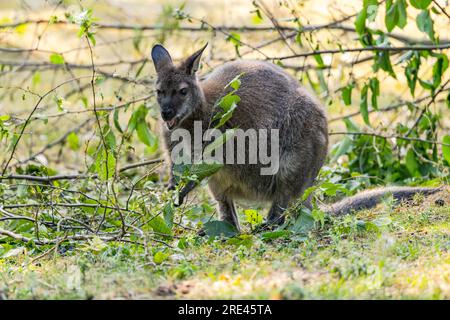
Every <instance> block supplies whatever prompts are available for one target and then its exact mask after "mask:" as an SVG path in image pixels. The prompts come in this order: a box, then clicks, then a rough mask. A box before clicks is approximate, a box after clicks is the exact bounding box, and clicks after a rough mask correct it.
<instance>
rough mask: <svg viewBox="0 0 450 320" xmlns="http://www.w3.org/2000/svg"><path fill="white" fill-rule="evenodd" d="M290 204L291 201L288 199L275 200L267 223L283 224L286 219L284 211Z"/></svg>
mask: <svg viewBox="0 0 450 320" xmlns="http://www.w3.org/2000/svg"><path fill="white" fill-rule="evenodd" d="M288 204H289V201H288V200H286V199H282V200H275V201H273V203H272V207H271V208H270V210H269V213H268V215H267V224H269V225H282V224H283V223H284V220H285V217H284V215H283V213H284V211H285V210H286V209H287V207H288Z"/></svg>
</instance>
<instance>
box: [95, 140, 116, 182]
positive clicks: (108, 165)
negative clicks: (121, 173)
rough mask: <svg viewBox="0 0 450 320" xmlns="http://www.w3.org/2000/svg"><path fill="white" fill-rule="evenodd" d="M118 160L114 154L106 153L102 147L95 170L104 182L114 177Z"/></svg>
mask: <svg viewBox="0 0 450 320" xmlns="http://www.w3.org/2000/svg"><path fill="white" fill-rule="evenodd" d="M115 167H116V158H114V155H113V153H112V152H106V150H105V149H104V148H103V147H102V148H101V150H100V152H99V154H98V155H97V159H96V161H95V170H96V172H97V174H98V176H99V177H100V179H102V180H108V179H109V178H111V177H112V176H113V175H114V170H115Z"/></svg>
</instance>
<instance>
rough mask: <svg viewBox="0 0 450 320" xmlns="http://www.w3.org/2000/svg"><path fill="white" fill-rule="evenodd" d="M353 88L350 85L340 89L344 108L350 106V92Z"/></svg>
mask: <svg viewBox="0 0 450 320" xmlns="http://www.w3.org/2000/svg"><path fill="white" fill-rule="evenodd" d="M354 87H355V85H354V84H353V83H352V84H349V85H347V86H345V87H344V88H342V100H343V101H344V103H345V105H346V106H349V105H351V104H352V90H353V88H354Z"/></svg>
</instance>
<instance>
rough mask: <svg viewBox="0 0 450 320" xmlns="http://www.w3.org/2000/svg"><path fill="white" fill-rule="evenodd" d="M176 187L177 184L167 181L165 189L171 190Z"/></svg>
mask: <svg viewBox="0 0 450 320" xmlns="http://www.w3.org/2000/svg"><path fill="white" fill-rule="evenodd" d="M176 188H177V185H176V184H175V183H174V182H169V184H168V185H167V190H169V191H173V190H175V189H176Z"/></svg>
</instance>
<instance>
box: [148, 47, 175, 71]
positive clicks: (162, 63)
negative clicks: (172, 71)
mask: <svg viewBox="0 0 450 320" xmlns="http://www.w3.org/2000/svg"><path fill="white" fill-rule="evenodd" d="M152 59H153V64H154V65H155V69H156V72H160V71H161V70H162V69H163V68H166V67H168V66H171V65H172V58H171V57H170V54H169V52H168V51H167V50H166V48H164V47H163V46H162V45H160V44H157V45H155V46H153V48H152Z"/></svg>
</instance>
